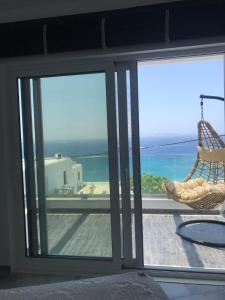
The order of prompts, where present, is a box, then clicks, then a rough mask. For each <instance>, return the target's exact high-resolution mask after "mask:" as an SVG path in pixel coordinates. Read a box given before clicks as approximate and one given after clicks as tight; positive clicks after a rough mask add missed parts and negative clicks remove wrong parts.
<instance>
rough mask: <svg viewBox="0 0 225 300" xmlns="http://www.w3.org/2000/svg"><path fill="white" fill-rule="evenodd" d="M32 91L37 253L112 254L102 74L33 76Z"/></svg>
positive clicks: (104, 86) (96, 255) (105, 109)
mask: <svg viewBox="0 0 225 300" xmlns="http://www.w3.org/2000/svg"><path fill="white" fill-rule="evenodd" d="M21 81H23V80H21ZM31 91H32V92H33V94H32V97H31V99H30V101H31V102H33V103H34V104H33V106H32V109H33V111H32V113H33V115H34V121H33V125H32V127H34V128H33V140H35V147H34V148H35V149H36V153H35V155H34V156H35V157H36V158H35V162H34V165H35V164H37V167H34V168H35V170H36V169H37V177H38V180H37V182H36V190H37V191H38V197H37V198H38V201H37V202H38V203H39V206H38V203H37V207H36V208H37V209H38V214H39V223H38V224H39V227H40V236H41V237H40V240H41V242H40V243H41V245H40V248H41V253H42V254H45V255H66V256H79V257H103V258H111V257H112V242H111V212H110V181H109V157H108V127H107V107H106V74H105V73H104V72H99V73H89V74H79V75H70V76H55V77H43V78H34V79H32V88H31ZM22 101H25V99H22ZM26 101H27V100H26ZM24 125H28V126H29V124H24ZM41 152H42V153H41ZM25 160H26V158H25ZM28 201H29V199H28ZM29 230H31V226H30V224H29ZM30 242H31V241H30ZM45 244H46V245H45ZM43 249H45V250H43Z"/></svg>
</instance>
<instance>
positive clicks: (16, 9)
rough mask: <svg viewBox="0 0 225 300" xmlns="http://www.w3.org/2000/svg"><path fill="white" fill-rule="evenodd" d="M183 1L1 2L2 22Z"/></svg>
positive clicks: (51, 0)
mask: <svg viewBox="0 0 225 300" xmlns="http://www.w3.org/2000/svg"><path fill="white" fill-rule="evenodd" d="M174 1H182V0H120V1H118V0H117V1H116V0H114V1H113V0H0V22H2V23H3V22H10V21H18V20H29V19H33V18H45V17H52V16H61V15H70V14H78V13H87V12H97V11H105V10H113V9H120V8H127V7H135V6H142V5H149V4H160V3H164V2H174Z"/></svg>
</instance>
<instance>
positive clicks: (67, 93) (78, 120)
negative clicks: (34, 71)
mask: <svg viewBox="0 0 225 300" xmlns="http://www.w3.org/2000/svg"><path fill="white" fill-rule="evenodd" d="M41 90H42V114H43V129H44V130H43V131H44V139H45V140H48V141H49V140H73V139H98V138H100V139H102V138H106V137H107V118H106V91H105V74H104V73H98V74H84V75H75V76H60V77H50V78H43V79H42V80H41Z"/></svg>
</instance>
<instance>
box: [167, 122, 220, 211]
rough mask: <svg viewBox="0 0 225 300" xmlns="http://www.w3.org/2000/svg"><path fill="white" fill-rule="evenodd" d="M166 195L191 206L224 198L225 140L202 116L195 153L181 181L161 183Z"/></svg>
mask: <svg viewBox="0 0 225 300" xmlns="http://www.w3.org/2000/svg"><path fill="white" fill-rule="evenodd" d="M163 189H164V191H165V192H166V193H167V195H168V197H169V198H172V199H174V200H175V201H178V202H180V203H183V204H186V205H188V206H190V207H192V208H195V209H213V208H216V207H218V206H219V205H221V204H222V203H223V202H224V200H225V143H224V142H223V140H222V139H221V138H220V136H219V135H218V134H217V132H216V131H215V130H214V129H213V127H212V126H211V125H210V124H209V122H207V121H205V120H203V119H202V120H201V121H200V122H199V123H198V155H197V159H196V161H195V164H194V167H193V168H192V170H191V172H190V174H189V175H188V176H187V177H186V178H185V180H184V182H176V181H174V182H168V183H166V184H164V185H163Z"/></svg>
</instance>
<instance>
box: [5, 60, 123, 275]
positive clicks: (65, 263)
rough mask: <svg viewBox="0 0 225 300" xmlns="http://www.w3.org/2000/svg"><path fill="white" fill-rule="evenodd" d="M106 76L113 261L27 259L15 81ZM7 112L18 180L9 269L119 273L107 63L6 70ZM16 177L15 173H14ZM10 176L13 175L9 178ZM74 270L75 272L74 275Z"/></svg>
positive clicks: (110, 67)
mask: <svg viewBox="0 0 225 300" xmlns="http://www.w3.org/2000/svg"><path fill="white" fill-rule="evenodd" d="M100 71H102V72H105V74H106V98H107V120H108V121H107V122H108V134H109V136H108V143H109V148H108V149H109V150H108V151H109V172H110V207H111V210H110V212H111V237H112V259H110V258H109V259H105V258H92V257H90V258H89V257H82V258H81V257H79V258H76V257H66V256H63V257H60V256H57V258H56V256H52V257H51V256H47V257H37V258H34V257H27V256H26V255H25V253H26V246H25V240H26V230H25V226H24V207H23V206H24V205H23V203H24V200H23V184H22V178H21V175H22V169H21V167H22V166H21V157H20V131H19V105H18V102H19V101H18V91H17V79H18V78H26V77H27V78H33V77H42V76H54V75H57V76H61V75H62V76H63V75H68V74H80V73H83V74H85V73H90V72H100ZM8 80H9V81H8V83H7V84H8V85H9V86H10V89H9V90H8V101H7V105H8V111H10V115H11V117H12V118H11V120H10V122H11V127H13V128H14V130H13V135H14V138H13V141H12V140H11V142H13V145H12V144H11V146H10V148H11V149H14V150H15V151H13V154H14V155H13V156H14V157H11V161H12V164H13V165H14V170H15V169H16V170H17V175H16V177H17V180H15V181H14V182H13V183H12V195H11V197H10V204H9V210H10V223H11V250H12V252H11V262H12V263H11V269H12V270H13V271H15V272H42V273H54V272H56V273H60V272H61V273H68V274H71V273H74V272H75V273H76V272H78V273H104V272H106V273H112V272H115V271H119V270H120V269H121V240H120V216H119V189H118V170H117V133H116V107H115V76H114V66H113V64H112V63H109V62H104V63H101V62H90V63H89V64H85V65H84V64H82V63H80V64H78V63H77V62H76V61H73V60H70V61H61V62H59V63H44V64H37V65H34V64H25V65H24V64H22V65H18V66H17V67H11V68H9V69H8ZM13 173H15V172H13ZM11 175H12V174H11ZM75 270H76V271H75Z"/></svg>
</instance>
